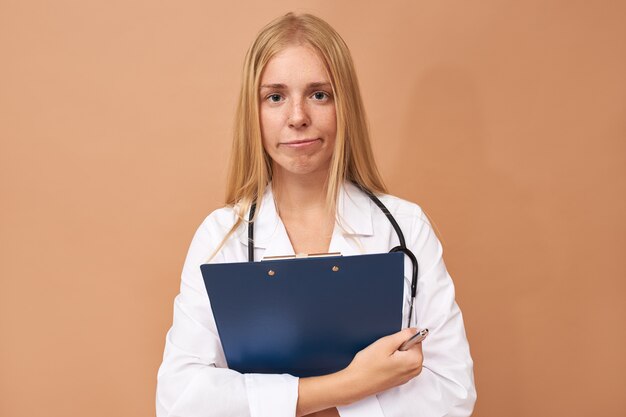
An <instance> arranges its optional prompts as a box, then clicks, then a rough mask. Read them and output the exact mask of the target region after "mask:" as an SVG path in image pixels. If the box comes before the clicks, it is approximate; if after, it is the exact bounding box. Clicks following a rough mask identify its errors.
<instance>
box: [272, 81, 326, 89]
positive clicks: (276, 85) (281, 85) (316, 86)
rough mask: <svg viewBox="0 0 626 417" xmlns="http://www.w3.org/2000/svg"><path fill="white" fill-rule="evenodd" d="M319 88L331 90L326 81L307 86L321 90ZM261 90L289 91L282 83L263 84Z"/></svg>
mask: <svg viewBox="0 0 626 417" xmlns="http://www.w3.org/2000/svg"><path fill="white" fill-rule="evenodd" d="M319 87H326V88H330V83H329V82H326V81H316V82H313V83H308V84H307V88H319ZM260 88H272V89H275V90H285V89H287V86H286V85H285V84H280V83H276V84H261V87H260Z"/></svg>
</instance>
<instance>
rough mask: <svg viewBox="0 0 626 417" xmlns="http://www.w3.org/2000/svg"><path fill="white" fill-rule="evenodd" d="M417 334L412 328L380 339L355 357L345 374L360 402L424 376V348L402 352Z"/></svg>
mask: <svg viewBox="0 0 626 417" xmlns="http://www.w3.org/2000/svg"><path fill="white" fill-rule="evenodd" d="M416 333H417V329H415V328H409V329H404V330H402V331H399V332H398V333H394V334H392V335H389V336H385V337H383V338H380V339H378V340H377V341H375V342H374V343H372V344H371V345H369V346H368V347H366V348H365V349H363V350H362V351H360V352H359V353H357V354H356V355H355V356H354V359H353V360H352V362H351V363H350V365H348V367H347V368H346V369H345V370H344V372H345V373H346V375H348V377H347V378H348V379H349V380H351V381H353V383H354V386H353V388H354V389H355V390H356V392H355V396H356V397H357V398H356V400H359V399H361V398H364V397H367V396H369V395H373V394H377V393H379V392H381V391H385V390H387V389H389V388H393V387H395V386H398V385H402V384H404V383H406V382H408V381H410V380H411V379H412V378H415V377H416V376H418V375H419V374H420V372H422V361H423V359H424V357H423V355H422V344H421V343H418V344H417V345H415V346H413V347H411V348H410V349H409V350H406V351H403V352H401V351H399V350H398V348H399V347H400V345H402V343H404V342H405V341H406V340H407V339H408V338H410V337H411V336H413V335H414V334H416Z"/></svg>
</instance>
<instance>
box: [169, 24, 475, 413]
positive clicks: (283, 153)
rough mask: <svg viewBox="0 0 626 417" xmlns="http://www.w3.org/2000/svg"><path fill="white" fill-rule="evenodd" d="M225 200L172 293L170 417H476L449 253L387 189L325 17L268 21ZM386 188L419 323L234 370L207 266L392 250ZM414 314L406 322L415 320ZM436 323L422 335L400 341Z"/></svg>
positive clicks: (243, 103)
mask: <svg viewBox="0 0 626 417" xmlns="http://www.w3.org/2000/svg"><path fill="white" fill-rule="evenodd" d="M236 120H237V123H236V129H235V135H234V142H233V153H232V160H231V169H230V176H229V180H228V191H227V206H226V207H224V208H222V209H219V210H216V211H214V212H213V213H211V214H210V215H209V216H208V217H207V218H206V219H205V220H204V222H203V223H202V224H201V225H200V227H199V229H198V231H197V232H196V234H195V236H194V238H193V241H192V243H191V247H190V249H189V253H188V255H187V259H186V261H185V265H184V267H183V272H182V283H181V288H180V294H179V295H178V296H177V297H176V299H175V302H174V323H173V325H172V328H171V329H170V331H169V332H168V334H167V339H166V345H165V353H164V357H163V363H162V365H161V368H160V369H159V374H158V386H157V415H158V416H159V417H165V416H189V417H195V416H198V417H200V416H220V417H225V416H252V417H282V416H285V417H287V416H289V417H292V416H303V415H316V416H336V415H341V416H380V417H382V416H386V417H395V416H428V417H436V416H468V415H470V414H471V412H472V409H473V405H474V401H475V398H476V393H475V389H474V381H473V374H472V360H471V357H470V354H469V347H468V344H467V339H466V337H465V331H464V327H463V320H462V317H461V312H460V310H459V308H458V307H457V305H456V303H455V301H454V288H453V284H452V281H451V279H450V276H449V275H448V273H447V271H446V268H445V266H444V263H443V260H442V257H441V256H442V249H441V245H440V243H439V241H438V240H437V238H436V236H435V233H434V232H433V230H432V228H431V226H430V224H429V222H428V220H427V218H426V216H425V215H424V214H423V212H422V211H421V210H420V208H419V207H418V206H417V205H415V204H413V203H410V202H407V201H404V200H401V199H399V198H396V197H393V196H390V195H388V194H386V190H385V187H384V185H383V182H382V180H381V178H380V175H379V173H378V171H377V169H376V165H375V163H374V158H373V155H372V151H371V147H370V142H369V136H368V132H367V127H366V120H365V112H364V109H363V104H362V101H361V95H360V92H359V87H358V84H357V79H356V75H355V71H354V68H353V64H352V59H351V57H350V53H349V51H348V48H347V46H346V45H345V43H344V42H343V40H342V39H341V38H340V36H339V35H338V34H337V33H336V32H335V31H334V30H333V29H332V28H331V27H330V26H329V25H328V24H327V23H326V22H324V21H323V20H321V19H319V18H317V17H315V16H311V15H306V14H305V15H299V16H297V15H294V14H292V13H289V14H287V15H285V16H283V17H280V18H278V19H276V20H275V21H273V22H271V23H270V24H269V25H268V26H266V27H265V28H264V29H263V30H262V31H261V32H260V33H259V35H258V36H257V38H256V40H255V42H254V43H253V45H252V46H251V48H250V50H249V51H248V54H247V56H246V59H245V65H244V71H243V85H242V89H241V95H240V99H239V106H238V110H237V118H236ZM364 190H368V191H370V192H372V193H374V194H376V195H377V196H378V198H379V199H380V201H382V203H383V204H384V205H385V206H386V207H387V209H388V210H389V212H390V213H391V214H392V215H393V216H394V217H395V219H396V221H397V222H398V225H399V226H400V228H401V230H402V231H403V233H404V235H405V236H406V245H407V247H408V248H409V249H410V250H412V251H413V253H414V254H415V256H416V257H417V261H418V263H419V275H418V286H417V295H416V299H415V304H414V308H410V305H411V301H412V297H411V275H412V274H411V268H412V266H411V263H410V261H409V260H407V261H406V263H405V301H404V305H403V314H404V319H403V324H404V325H406V323H407V322H410V325H411V327H409V328H406V329H404V330H402V331H400V332H398V333H396V334H392V335H389V336H387V337H383V338H382V339H379V340H378V341H376V342H374V343H373V344H372V345H370V346H369V347H367V348H365V349H364V350H362V351H360V352H359V353H358V354H357V355H356V356H355V357H354V359H353V361H352V362H351V363H350V365H349V366H348V367H346V368H345V369H343V370H341V371H339V372H336V373H333V374H329V375H324V376H320V377H310V378H297V377H294V376H291V375H287V374H282V375H272V374H241V373H238V372H235V371H233V370H230V369H228V368H227V366H226V360H225V357H224V353H223V351H222V348H221V343H220V339H219V335H218V332H217V328H216V325H215V321H214V318H213V316H212V313H211V307H210V305H209V298H208V297H207V293H206V289H205V287H204V282H203V279H202V275H201V271H200V265H201V264H203V263H205V262H207V261H209V262H245V261H247V260H248V244H249V242H248V238H247V236H248V235H247V227H248V224H247V220H248V216H249V215H250V210H251V206H252V205H253V203H256V210H255V212H254V217H253V222H254V223H253V224H254V237H255V238H254V249H253V253H254V258H255V259H256V260H260V259H262V258H263V257H267V256H272V255H285V254H295V253H319V252H341V253H342V254H343V255H357V254H364V253H384V252H388V251H389V250H390V249H391V248H392V247H394V246H397V245H398V236H397V234H396V232H395V230H394V228H393V227H392V225H391V223H390V222H389V220H388V219H387V217H386V216H385V214H384V213H383V211H382V210H381V209H380V208H379V207H378V206H377V205H376V204H374V202H373V200H372V199H371V198H370V196H368V194H367V193H366V192H365V191H364ZM409 316H410V317H409ZM418 323H419V326H420V327H422V328H428V329H430V336H429V337H428V339H426V340H425V341H424V343H423V348H422V345H421V344H418V345H416V346H414V347H413V348H411V349H409V350H407V351H398V347H399V346H400V345H401V344H402V343H403V342H404V341H405V340H406V339H408V338H409V337H410V336H411V335H413V334H415V332H416V329H415V327H417V324H418Z"/></svg>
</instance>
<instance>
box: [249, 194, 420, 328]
mask: <svg viewBox="0 0 626 417" xmlns="http://www.w3.org/2000/svg"><path fill="white" fill-rule="evenodd" d="M353 184H354V185H356V186H357V187H358V188H359V189H360V190H361V191H363V192H364V193H365V194H367V196H368V197H369V198H370V199H371V200H372V201H373V202H374V204H376V205H377V206H378V208H380V209H381V210H382V212H383V213H384V214H385V216H387V219H389V222H390V223H391V225H392V226H393V229H394V230H395V231H396V234H397V235H398V240H399V241H400V244H399V245H398V246H396V247H393V248H391V250H390V251H389V252H402V253H404V254H405V255H406V256H408V257H409V259H410V260H411V264H412V265H413V276H412V278H411V300H410V303H409V318H408V321H407V327H411V316H412V315H413V302H414V301H415V295H416V294H417V271H418V264H417V258H416V257H415V255H414V254H413V252H411V251H410V250H409V248H407V247H406V242H405V240H404V234H403V233H402V230H401V229H400V226H398V222H396V219H394V218H393V216H392V215H391V213H390V212H389V209H387V207H386V206H385V205H384V204H383V203H382V201H380V200H379V199H378V197H376V196H375V195H374V194H373V193H372V192H371V191H370V190H368V189H367V188H365V187H363V186H361V185H360V184H357V183H356V182H353ZM255 211H256V201H253V202H252V205H251V206H250V214H249V215H248V262H254V222H253V221H252V218H253V217H254V212H255Z"/></svg>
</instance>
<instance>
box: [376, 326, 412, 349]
mask: <svg viewBox="0 0 626 417" xmlns="http://www.w3.org/2000/svg"><path fill="white" fill-rule="evenodd" d="M416 333H417V329H416V328H414V327H409V328H407V329H403V330H400V331H399V332H397V333H394V334H390V335H389V336H385V337H382V338H380V339H378V340H377V341H376V342H374V343H373V345H374V344H378V345H379V346H380V347H381V348H382V349H384V350H385V351H387V352H388V354H389V355H391V354H393V353H394V352H395V351H396V350H398V348H399V347H400V346H402V344H403V343H404V342H406V341H407V340H408V339H410V338H411V337H412V336H414V335H415V334H416Z"/></svg>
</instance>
